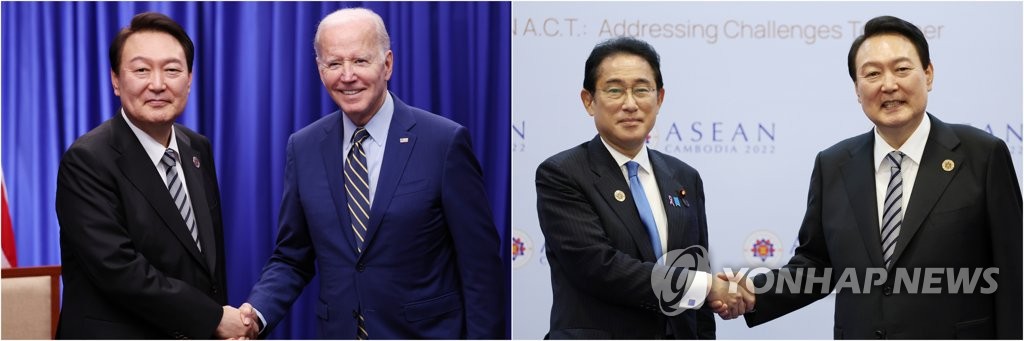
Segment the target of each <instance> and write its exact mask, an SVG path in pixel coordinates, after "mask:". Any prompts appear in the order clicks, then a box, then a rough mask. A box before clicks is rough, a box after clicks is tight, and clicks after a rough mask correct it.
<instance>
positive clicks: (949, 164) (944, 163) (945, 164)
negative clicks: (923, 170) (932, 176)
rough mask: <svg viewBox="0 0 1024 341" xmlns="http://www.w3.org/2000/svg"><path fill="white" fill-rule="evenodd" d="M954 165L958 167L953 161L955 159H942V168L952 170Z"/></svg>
mask: <svg viewBox="0 0 1024 341" xmlns="http://www.w3.org/2000/svg"><path fill="white" fill-rule="evenodd" d="M953 167H956V164H954V163H953V160H950V159H946V161H942V170H944V171H947V172H952V171H953Z"/></svg>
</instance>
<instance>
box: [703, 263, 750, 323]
mask: <svg viewBox="0 0 1024 341" xmlns="http://www.w3.org/2000/svg"><path fill="white" fill-rule="evenodd" d="M707 302H708V304H710V305H711V310H712V311H714V312H715V313H716V314H718V316H719V317H721V318H722V319H723V320H731V319H734V318H737V317H739V316H740V315H743V314H745V313H749V312H751V311H753V310H754V283H753V282H751V281H750V279H749V278H747V277H744V276H740V275H738V274H736V275H732V276H731V277H730V276H728V275H726V274H725V273H721V272H719V273H718V274H716V275H715V276H714V277H713V278H712V279H711V290H710V292H709V293H708V298H707Z"/></svg>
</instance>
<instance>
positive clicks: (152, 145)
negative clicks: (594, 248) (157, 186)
mask: <svg viewBox="0 0 1024 341" xmlns="http://www.w3.org/2000/svg"><path fill="white" fill-rule="evenodd" d="M121 117H123V118H124V120H125V122H128V127H129V128H132V132H133V133H135V137H136V138H137V139H138V140H139V143H142V148H143V149H145V150H146V155H149V159H150V161H152V162H153V165H154V166H156V171H157V173H160V179H161V180H163V184H164V187H167V167H166V166H164V164H163V162H160V160H162V159H163V158H164V152H165V151H166V150H167V148H170V149H174V152H176V153H178V162H175V163H174V171H175V172H178V178H179V179H181V186H182V189H183V190H184V191H185V195H188V196H189V198H192V193H189V192H188V182H186V180H185V172H184V171H183V170H182V169H181V164H182V163H183V162H185V160H181V149H179V148H178V138H177V134H176V133H175V132H174V128H171V143H169V144H168V145H167V147H164V144H163V143H160V142H157V141H156V139H154V138H153V137H152V136H149V134H146V132H144V131H142V129H139V127H136V126H135V124H133V123H132V121H131V120H129V119H128V115H125V113H124V108H122V109H121ZM187 161H188V164H190V165H191V164H192V160H187ZM193 211H195V209H194V208H193Z"/></svg>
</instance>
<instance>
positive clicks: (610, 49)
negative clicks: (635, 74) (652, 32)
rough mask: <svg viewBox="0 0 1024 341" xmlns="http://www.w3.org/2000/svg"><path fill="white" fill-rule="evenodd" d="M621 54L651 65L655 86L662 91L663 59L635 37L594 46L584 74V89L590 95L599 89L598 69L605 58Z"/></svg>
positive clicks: (622, 38)
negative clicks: (637, 57) (634, 57)
mask: <svg viewBox="0 0 1024 341" xmlns="http://www.w3.org/2000/svg"><path fill="white" fill-rule="evenodd" d="M620 53H625V54H632V55H637V56H640V58H643V59H644V60H646V61H647V64H650V66H651V69H653V70H654V83H655V86H657V87H658V89H661V88H662V86H663V85H665V84H664V81H662V79H661V57H659V56H658V52H657V51H655V50H654V47H652V46H651V44H648V43H647V42H645V41H643V40H639V39H636V38H633V37H618V38H612V39H608V40H605V41H603V42H601V43H599V44H597V46H594V50H592V51H590V57H587V64H586V67H585V69H584V74H583V88H584V89H586V90H587V91H588V92H590V93H594V91H595V90H596V87H597V68H598V67H599V66H601V62H603V61H604V60H605V58H608V57H611V56H612V55H616V54H620Z"/></svg>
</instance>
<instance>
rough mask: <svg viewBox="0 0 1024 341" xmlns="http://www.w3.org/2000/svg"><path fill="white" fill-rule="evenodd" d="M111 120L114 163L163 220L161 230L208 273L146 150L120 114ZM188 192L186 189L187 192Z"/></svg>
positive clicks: (203, 260) (205, 264) (204, 262)
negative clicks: (165, 231)
mask: <svg viewBox="0 0 1024 341" xmlns="http://www.w3.org/2000/svg"><path fill="white" fill-rule="evenodd" d="M114 120H115V122H114V136H113V142H112V145H113V146H114V148H115V149H117V150H118V151H120V152H121V156H120V157H118V158H117V161H115V162H116V163H117V166H118V168H120V169H121V171H122V172H123V173H124V176H125V178H127V179H128V181H129V182H131V183H132V185H134V186H135V188H136V189H137V190H139V192H141V193H144V194H145V195H143V197H145V198H146V201H148V202H149V204H150V206H152V207H153V210H154V211H156V213H157V215H158V216H159V217H160V219H161V220H163V222H164V226H165V227H166V228H168V229H170V231H171V234H173V235H174V237H175V238H176V239H178V242H179V243H181V246H182V247H184V248H185V249H186V250H188V253H189V254H190V255H192V257H193V258H194V259H195V260H196V262H197V263H199V264H200V265H201V266H202V267H203V268H205V269H209V267H208V266H207V262H206V260H205V259H204V258H203V256H202V255H200V254H199V249H197V248H196V244H195V242H194V241H193V240H192V235H191V234H190V233H189V229H188V227H186V226H185V221H184V220H182V218H181V212H178V208H177V206H175V205H174V201H173V199H172V198H171V193H170V192H168V191H167V185H165V184H164V183H163V181H161V179H160V175H159V174H157V169H156V167H155V166H154V165H153V163H152V162H151V161H150V158H149V155H147V154H146V150H145V149H143V148H142V144H141V143H139V140H138V138H136V137H135V133H133V132H132V130H131V128H130V127H128V123H127V122H125V121H124V118H122V117H121V115H120V114H117V117H116V118H114ZM191 190H192V189H191V187H190V188H189V191H191Z"/></svg>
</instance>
